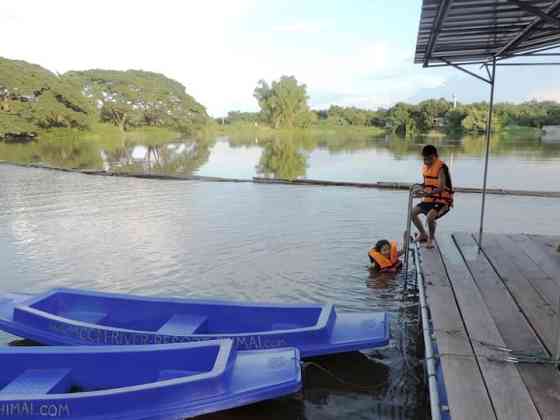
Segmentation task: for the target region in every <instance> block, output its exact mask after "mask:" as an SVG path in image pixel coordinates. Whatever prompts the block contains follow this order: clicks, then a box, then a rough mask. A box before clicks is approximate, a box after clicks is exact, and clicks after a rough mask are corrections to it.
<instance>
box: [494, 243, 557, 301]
mask: <svg viewBox="0 0 560 420" xmlns="http://www.w3.org/2000/svg"><path fill="white" fill-rule="evenodd" d="M484 237H485V238H493V239H495V240H496V241H497V242H498V243H499V245H500V246H501V247H502V248H503V249H504V251H505V252H507V253H508V254H509V256H510V257H511V259H512V261H514V262H515V263H516V265H517V268H518V269H519V271H520V272H521V273H522V274H523V275H524V276H525V277H526V278H527V279H528V280H529V282H530V283H531V284H532V285H533V287H534V288H535V289H536V290H537V291H538V292H539V293H540V294H541V295H542V297H543V298H544V299H545V301H546V302H547V303H548V304H549V305H550V307H551V308H552V309H553V310H556V308H557V305H558V299H559V298H560V286H559V285H558V284H557V282H556V281H555V280H554V279H553V278H552V277H551V276H549V275H548V274H547V273H546V272H544V271H543V270H542V269H541V267H540V266H539V265H537V264H536V263H535V261H534V260H532V259H531V258H530V257H529V256H528V255H527V254H526V253H525V251H524V249H523V248H522V247H521V246H520V244H519V242H517V241H514V240H512V239H511V237H509V236H507V235H498V234H492V233H486V234H484Z"/></svg>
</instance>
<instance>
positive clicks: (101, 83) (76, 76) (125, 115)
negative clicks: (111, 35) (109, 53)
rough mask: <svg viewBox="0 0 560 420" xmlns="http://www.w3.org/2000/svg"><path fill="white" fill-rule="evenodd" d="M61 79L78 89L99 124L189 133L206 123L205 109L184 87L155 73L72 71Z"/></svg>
mask: <svg viewBox="0 0 560 420" xmlns="http://www.w3.org/2000/svg"><path fill="white" fill-rule="evenodd" d="M64 79H65V80H69V81H71V82H73V83H76V84H79V85H80V86H81V89H82V92H83V94H84V95H85V96H86V97H87V98H89V99H90V100H91V101H92V103H94V104H95V106H96V107H97V109H98V110H99V115H100V118H101V120H102V121H108V122H111V123H113V124H114V125H116V126H118V127H120V128H121V129H122V130H123V131H124V130H126V129H128V128H130V127H141V126H151V127H168V128H175V129H177V130H179V131H182V132H190V131H192V129H193V128H194V127H195V126H197V125H202V124H205V123H206V122H207V121H208V114H207V113H206V109H205V108H204V107H203V106H202V105H201V104H200V103H198V102H197V101H196V100H195V99H194V98H193V97H192V96H190V95H189V94H187V93H186V91H185V87H184V86H183V85H182V84H181V83H179V82H177V81H175V80H173V79H170V78H168V77H165V76H164V75H162V74H159V73H152V72H147V71H140V70H128V71H116V70H88V71H73V72H68V73H66V74H65V75H64Z"/></svg>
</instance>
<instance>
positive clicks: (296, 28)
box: [273, 22, 321, 34]
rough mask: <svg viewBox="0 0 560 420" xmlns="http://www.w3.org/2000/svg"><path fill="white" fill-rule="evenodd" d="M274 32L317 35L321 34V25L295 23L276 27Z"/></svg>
mask: <svg viewBox="0 0 560 420" xmlns="http://www.w3.org/2000/svg"><path fill="white" fill-rule="evenodd" d="M273 30H274V31H276V32H289V33H300V34H316V33H319V32H321V24H319V23H317V22H294V23H288V24H284V25H278V26H275V27H274V28H273Z"/></svg>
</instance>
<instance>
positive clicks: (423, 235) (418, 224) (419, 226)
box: [412, 206, 428, 241]
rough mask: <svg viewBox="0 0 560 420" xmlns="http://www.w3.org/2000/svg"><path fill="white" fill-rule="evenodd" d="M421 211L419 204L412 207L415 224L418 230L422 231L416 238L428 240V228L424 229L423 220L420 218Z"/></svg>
mask: <svg viewBox="0 0 560 420" xmlns="http://www.w3.org/2000/svg"><path fill="white" fill-rule="evenodd" d="M420 212H421V210H420V207H418V206H416V207H414V208H413V209H412V223H414V226H416V229H418V232H420V235H418V237H417V238H416V240H418V241H426V240H427V239H428V235H427V234H426V229H424V226H422V221H421V220H420Z"/></svg>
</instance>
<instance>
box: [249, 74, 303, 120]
mask: <svg viewBox="0 0 560 420" xmlns="http://www.w3.org/2000/svg"><path fill="white" fill-rule="evenodd" d="M254 96H255V98H256V99H257V101H258V103H259V106H260V108H261V113H262V115H263V118H264V120H265V121H267V122H268V123H269V124H270V125H272V126H273V127H274V128H281V127H283V128H293V127H298V124H305V123H308V122H309V121H312V119H313V117H312V116H311V115H308V116H303V115H302V114H311V112H310V110H309V106H308V105H307V100H308V96H307V87H306V86H305V85H304V84H298V81H297V80H296V78H295V77H293V76H282V77H281V78H280V80H278V81H273V82H272V84H271V85H268V83H267V82H265V81H264V80H260V81H259V83H258V85H257V87H256V88H255V91H254ZM299 126H301V125H299Z"/></svg>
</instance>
